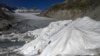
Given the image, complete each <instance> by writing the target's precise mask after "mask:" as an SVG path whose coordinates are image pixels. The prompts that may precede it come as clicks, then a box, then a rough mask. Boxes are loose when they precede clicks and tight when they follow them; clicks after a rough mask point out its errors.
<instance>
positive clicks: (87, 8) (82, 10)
mask: <svg viewBox="0 0 100 56" xmlns="http://www.w3.org/2000/svg"><path fill="white" fill-rule="evenodd" d="M99 13H100V1H99V0H64V2H62V3H58V4H53V5H51V6H50V7H48V8H47V9H46V10H44V11H43V12H42V13H41V14H40V16H46V17H52V18H56V19H75V18H77V17H83V16H89V17H92V18H100V16H99ZM96 20H100V19H96Z"/></svg>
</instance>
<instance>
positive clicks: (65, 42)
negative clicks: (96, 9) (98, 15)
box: [14, 17, 100, 56]
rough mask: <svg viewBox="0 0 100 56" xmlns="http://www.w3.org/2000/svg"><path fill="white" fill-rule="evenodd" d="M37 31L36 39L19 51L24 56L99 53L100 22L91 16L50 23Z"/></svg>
mask: <svg viewBox="0 0 100 56" xmlns="http://www.w3.org/2000/svg"><path fill="white" fill-rule="evenodd" d="M35 32H37V36H36V39H34V40H32V41H30V42H29V43H27V44H25V45H24V46H22V47H21V48H18V49H16V50H14V51H17V52H18V53H19V54H23V55H24V56H75V55H91V56H92V55H99V53H100V22H99V21H95V20H93V19H91V18H90V17H83V18H77V19H76V20H62V21H56V22H52V23H50V24H49V25H48V26H47V27H45V28H42V29H37V30H36V31H33V32H31V34H32V35H34V34H35Z"/></svg>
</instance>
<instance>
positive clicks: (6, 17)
mask: <svg viewBox="0 0 100 56" xmlns="http://www.w3.org/2000/svg"><path fill="white" fill-rule="evenodd" d="M13 9H14V8H11V7H9V6H7V5H5V4H0V31H4V30H7V29H9V27H10V26H11V25H10V23H11V20H12V18H13V16H11V15H10V12H12V10H13Z"/></svg>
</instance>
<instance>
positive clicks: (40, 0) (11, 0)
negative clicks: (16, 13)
mask: <svg viewBox="0 0 100 56" xmlns="http://www.w3.org/2000/svg"><path fill="white" fill-rule="evenodd" d="M62 1H63V0H0V3H4V4H6V5H8V6H12V7H26V8H32V7H36V8H39V9H41V10H44V9H45V8H47V7H48V6H50V5H52V4H54V3H59V2H62Z"/></svg>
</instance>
